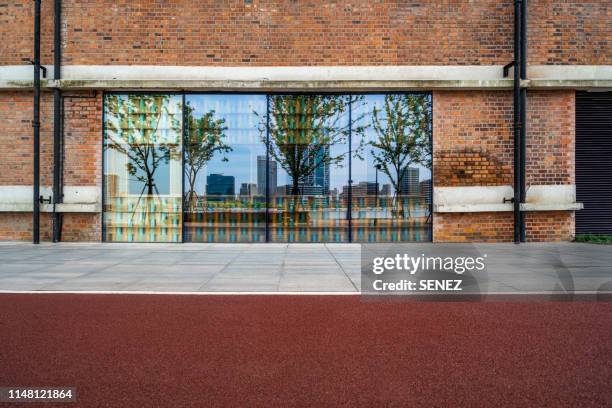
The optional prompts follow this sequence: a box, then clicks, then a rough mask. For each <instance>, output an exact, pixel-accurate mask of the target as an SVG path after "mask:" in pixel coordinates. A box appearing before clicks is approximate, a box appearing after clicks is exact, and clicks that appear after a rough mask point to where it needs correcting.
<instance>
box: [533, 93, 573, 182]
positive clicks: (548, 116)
mask: <svg viewBox="0 0 612 408" xmlns="http://www.w3.org/2000/svg"><path fill="white" fill-rule="evenodd" d="M575 100H576V93H575V92H574V91H547V92H542V91H531V92H529V93H528V99H527V109H528V112H527V139H526V140H527V156H526V167H527V185H528V186H529V185H531V184H574V183H575V178H574V169H575V145H574V143H575V133H576V124H575V121H576V111H575Z"/></svg>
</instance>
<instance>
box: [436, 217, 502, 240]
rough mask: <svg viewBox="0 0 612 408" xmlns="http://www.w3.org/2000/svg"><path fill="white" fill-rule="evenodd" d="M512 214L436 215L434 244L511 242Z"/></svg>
mask: <svg viewBox="0 0 612 408" xmlns="http://www.w3.org/2000/svg"><path fill="white" fill-rule="evenodd" d="M513 231H514V223H513V219H512V214H509V213H504V212H481V213H446V214H436V215H435V216H434V223H433V240H434V242H511V241H512V239H513Z"/></svg>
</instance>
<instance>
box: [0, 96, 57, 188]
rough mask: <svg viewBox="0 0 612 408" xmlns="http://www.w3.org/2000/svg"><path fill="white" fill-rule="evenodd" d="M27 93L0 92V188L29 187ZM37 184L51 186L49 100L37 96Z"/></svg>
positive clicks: (30, 98) (29, 112)
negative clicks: (38, 127) (38, 181)
mask: <svg viewBox="0 0 612 408" xmlns="http://www.w3.org/2000/svg"><path fill="white" fill-rule="evenodd" d="M32 106H33V95H32V93H31V92H0V152H1V154H2V155H1V156H0V157H1V160H0V185H30V186H31V185H32V169H33V167H32V157H33V156H32V155H33V150H32V149H33V141H32V137H33V136H32ZM40 109H41V111H40V117H41V128H40V154H41V156H40V157H41V161H40V175H41V177H40V182H41V185H46V186H50V185H51V184H52V183H53V175H52V170H53V97H52V95H51V94H50V93H46V92H45V93H42V94H41V102H40Z"/></svg>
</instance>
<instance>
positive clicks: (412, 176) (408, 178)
mask: <svg viewBox="0 0 612 408" xmlns="http://www.w3.org/2000/svg"><path fill="white" fill-rule="evenodd" d="M399 186H400V194H402V195H419V169H418V168H417V167H405V168H404V171H403V172H402V177H401V178H400V182H399Z"/></svg>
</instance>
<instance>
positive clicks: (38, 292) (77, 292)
mask: <svg viewBox="0 0 612 408" xmlns="http://www.w3.org/2000/svg"><path fill="white" fill-rule="evenodd" d="M3 293H6V294H33V295H45V294H74V295H198V296H201V295H206V296H242V295H244V296H258V295H265V296H360V295H363V296H371V297H377V296H385V297H396V296H397V297H401V296H404V297H412V296H416V297H424V296H452V297H454V296H458V295H459V296H521V295H549V296H555V295H612V292H610V291H603V292H602V291H593V290H585V291H574V292H571V293H567V292H538V291H531V292H488V293H469V292H465V293H413V294H405V295H402V294H389V293H381V294H372V293H362V292H179V291H176V292H173V291H144V290H142V291H138V290H3V289H0V294H3Z"/></svg>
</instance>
